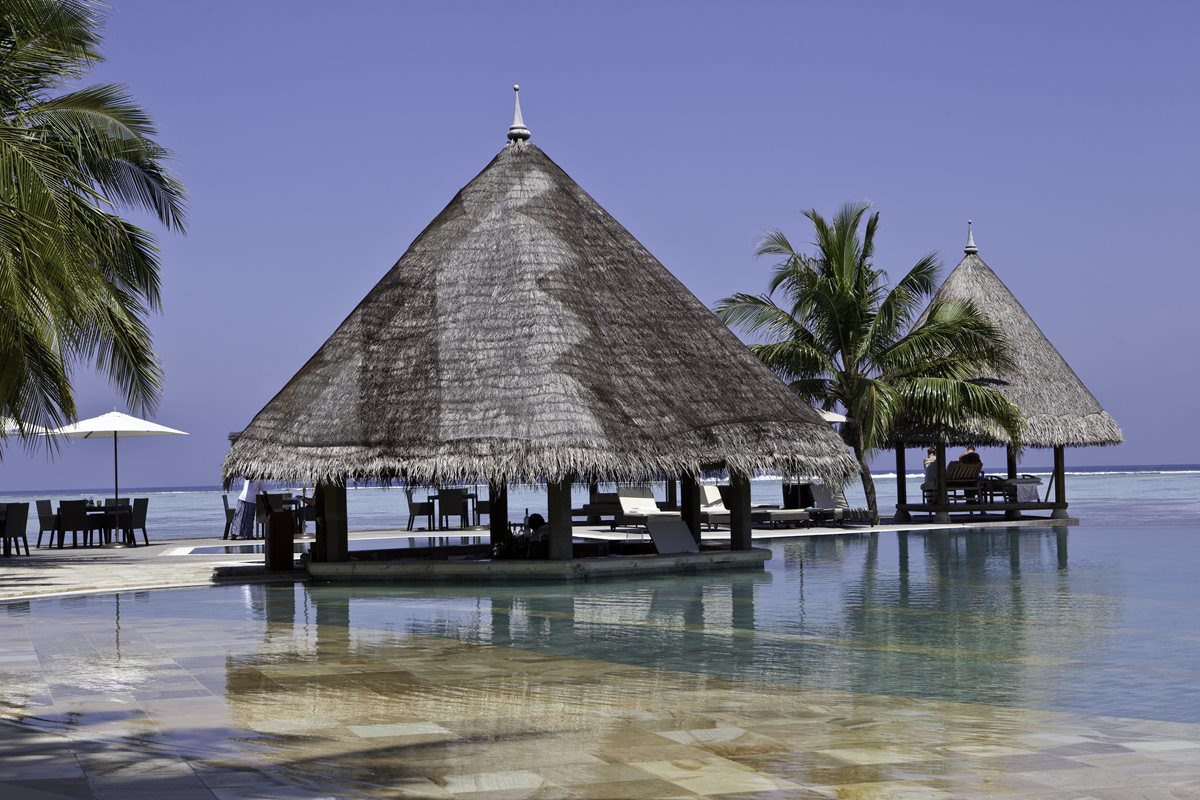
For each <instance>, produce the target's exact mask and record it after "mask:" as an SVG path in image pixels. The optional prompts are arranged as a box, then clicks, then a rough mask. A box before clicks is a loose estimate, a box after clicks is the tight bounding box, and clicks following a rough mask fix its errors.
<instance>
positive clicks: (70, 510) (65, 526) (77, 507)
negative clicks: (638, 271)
mask: <svg viewBox="0 0 1200 800" xmlns="http://www.w3.org/2000/svg"><path fill="white" fill-rule="evenodd" d="M102 530H104V523H103V522H102V521H99V520H94V519H92V518H91V517H89V516H88V513H87V501H86V500H63V501H62V502H61V503H59V504H58V547H59V549H62V546H63V543H64V541H65V540H66V538H67V531H70V532H71V547H78V546H79V535H80V534H83V543H84V544H85V545H88V544H91V541H92V534H93V533H96V532H97V531H102Z"/></svg>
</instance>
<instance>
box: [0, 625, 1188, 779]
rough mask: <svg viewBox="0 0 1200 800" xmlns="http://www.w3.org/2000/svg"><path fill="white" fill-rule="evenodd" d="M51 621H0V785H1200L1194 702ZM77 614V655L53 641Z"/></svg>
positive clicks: (346, 637) (67, 641)
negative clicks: (887, 690)
mask: <svg viewBox="0 0 1200 800" xmlns="http://www.w3.org/2000/svg"><path fill="white" fill-rule="evenodd" d="M10 619H11V617H10ZM64 627H65V629H56V630H53V631H49V630H36V629H35V630H26V631H25V632H26V634H27V635H26V636H25V637H20V636H15V635H14V634H15V633H16V632H17V631H16V627H15V626H14V625H13V624H11V623H10V624H8V625H5V626H3V629H4V634H5V640H6V642H7V646H6V648H5V651H4V655H3V657H2V661H0V664H2V673H3V679H4V686H3V689H2V690H0V696H3V697H5V698H7V703H6V706H5V713H4V717H5V720H4V722H3V723H2V727H0V797H4V798H6V800H13V798H21V797H25V796H29V797H42V798H51V797H60V798H61V797H74V798H92V797H95V798H113V800H117V799H118V798H120V799H122V800H125V799H128V800H140V799H141V798H145V799H146V800H149V799H150V798H170V800H192V799H193V798H221V799H222V800H226V799H232V798H284V797H288V798H316V797H336V798H344V797H396V798H403V797H429V798H450V797H460V798H518V797H520V798H525V797H528V798H625V797H629V798H633V797H638V798H668V797H711V796H715V797H722V798H727V800H735V798H779V800H783V799H784V798H810V797H811V798H953V797H987V798H1014V799H1015V798H1022V799H1024V800H1067V799H1068V798H1096V799H1097V800H1130V798H1141V799H1142V800H1153V799H1155V798H1173V799H1177V798H1189V797H1197V796H1200V726H1196V725H1189V724H1179V723H1162V722H1148V721H1140V720H1131V719H1118V718H1109V717H1095V716H1084V715H1074V714H1064V713H1048V712H1039V711H1029V710H1022V709H1011V708H997V707H992V706H985V705H974V704H961V703H947V702H937V701H929V700H915V699H909V698H896V697H883V696H874V695H864V694H854V693H846V692H836V691H827V690H813V689H805V688H800V687H794V686H779V685H766V684H755V683H748V682H739V681H732V680H729V679H724V678H718V677H713V676H706V675H697V674H691V673H684V672H669V671H662V670H649V669H644V668H639V667H634V666H628V665H622V664H613V663H605V662H597V661H589V660H582V659H576V658H568V657H562V656H553V655H546V654H540V653H532V652H528V651H523V650H512V649H507V648H501V647H489V646H478V645H468V644H464V643H461V642H458V641H453V640H449V639H443V638H435V637H411V638H408V639H405V640H404V641H400V642H385V641H382V640H379V639H376V640H375V641H364V640H363V639H362V637H358V638H357V639H355V637H354V635H353V634H352V633H351V632H349V631H347V629H345V628H322V629H321V633H320V636H319V637H317V638H315V639H314V638H311V637H309V636H307V635H306V634H304V633H302V632H300V631H299V630H297V629H293V628H292V627H291V626H290V625H278V626H271V627H270V628H268V630H267V633H266V636H265V638H263V639H261V640H256V641H254V642H253V649H254V650H255V653H256V655H255V656H253V657H250V658H237V657H232V656H229V655H227V654H225V653H221V652H214V648H213V647H212V646H210V644H209V642H210V641H211V640H212V639H213V638H220V636H224V637H226V638H228V637H229V636H232V637H233V638H234V640H239V639H241V638H242V637H244V636H250V635H251V634H250V632H249V629H246V630H242V629H240V628H236V627H235V629H234V630H232V631H230V630H228V629H226V630H224V631H223V633H222V634H215V633H214V636H213V637H209V636H207V635H206V633H208V632H207V631H206V630H205V629H204V626H203V625H201V626H199V628H197V626H195V625H179V624H177V621H176V620H173V619H164V620H162V621H161V622H145V621H142V622H140V623H138V624H134V625H123V626H122V629H121V632H120V639H121V643H120V645H119V646H118V648H119V649H117V650H114V649H113V647H114V645H113V642H112V641H110V640H109V639H110V637H111V633H110V632H106V633H105V634H104V635H103V637H101V636H99V635H93V634H90V633H89V632H88V630H87V629H86V626H85V625H83V624H82V623H81V624H79V625H77V626H72V625H71V624H70V623H69V622H68V623H67V624H66V625H65V626H64ZM261 635H262V634H261V633H259V634H257V636H261ZM78 637H82V639H84V640H86V641H88V645H87V646H88V647H89V648H91V649H92V650H93V651H94V654H95V658H94V659H93V660H91V661H88V662H86V663H84V662H80V661H77V660H75V659H72V658H69V657H67V656H68V653H69V652H76V651H77V650H78V648H79V646H80V645H79V638H78ZM243 643H244V642H243ZM98 687H103V688H102V689H99V688H98ZM14 697H22V698H25V700H24V702H22V703H20V704H13V698H14ZM22 792H30V794H28V795H24V794H22ZM32 792H38V793H39V794H32Z"/></svg>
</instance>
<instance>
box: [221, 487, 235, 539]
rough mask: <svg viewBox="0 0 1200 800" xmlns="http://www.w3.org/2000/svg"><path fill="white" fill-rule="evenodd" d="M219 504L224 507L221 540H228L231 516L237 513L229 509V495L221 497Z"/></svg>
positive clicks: (231, 523)
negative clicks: (223, 526) (223, 529)
mask: <svg viewBox="0 0 1200 800" xmlns="http://www.w3.org/2000/svg"><path fill="white" fill-rule="evenodd" d="M221 502H222V503H223V504H224V505H225V533H223V534H221V538H222V539H228V538H229V529H230V527H232V526H233V515H234V514H236V513H237V511H236V510H235V509H232V508H230V507H229V495H227V494H223V495H221Z"/></svg>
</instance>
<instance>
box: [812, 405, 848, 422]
mask: <svg viewBox="0 0 1200 800" xmlns="http://www.w3.org/2000/svg"><path fill="white" fill-rule="evenodd" d="M817 413H818V414H820V415H821V419H823V420H825V421H826V422H845V421H846V415H845V414H839V413H838V412H836V411H826V410H825V409H823V408H818V409H817Z"/></svg>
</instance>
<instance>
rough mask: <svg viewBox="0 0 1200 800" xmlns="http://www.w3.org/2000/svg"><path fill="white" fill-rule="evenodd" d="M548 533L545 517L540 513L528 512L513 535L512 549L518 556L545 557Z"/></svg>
mask: <svg viewBox="0 0 1200 800" xmlns="http://www.w3.org/2000/svg"><path fill="white" fill-rule="evenodd" d="M549 534H550V529H549V526H547V525H546V518H545V517H543V516H542V515H541V514H530V515H529V517H528V518H527V519H526V520H525V524H524V525H523V526H522V527H521V530H520V531H518V532H517V535H516V536H515V537H514V549H515V551H516V553H517V554H518V556H520V555H521V554H524V555H525V557H526V558H546V557H547V556H549V545H548V542H547V538H548V537H549Z"/></svg>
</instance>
